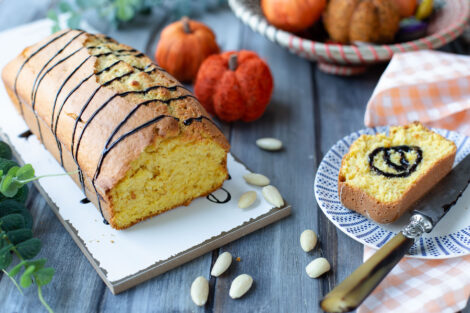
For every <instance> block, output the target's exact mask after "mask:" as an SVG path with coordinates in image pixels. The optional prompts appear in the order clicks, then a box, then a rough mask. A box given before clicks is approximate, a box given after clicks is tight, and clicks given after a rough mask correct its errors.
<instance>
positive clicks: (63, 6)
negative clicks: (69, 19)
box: [59, 1, 72, 13]
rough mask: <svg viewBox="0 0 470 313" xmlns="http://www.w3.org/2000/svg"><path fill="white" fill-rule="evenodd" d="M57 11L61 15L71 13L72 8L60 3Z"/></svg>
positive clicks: (65, 3)
mask: <svg viewBox="0 0 470 313" xmlns="http://www.w3.org/2000/svg"><path fill="white" fill-rule="evenodd" d="M59 10H60V12H63V13H65V12H70V11H72V7H71V6H70V4H68V3H67V2H64V1H62V2H60V3H59Z"/></svg>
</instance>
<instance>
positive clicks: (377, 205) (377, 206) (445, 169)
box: [338, 122, 457, 224]
mask: <svg viewBox="0 0 470 313" xmlns="http://www.w3.org/2000/svg"><path fill="white" fill-rule="evenodd" d="M456 151H457V149H456V146H455V144H454V143H453V142H452V141H450V140H447V139H445V138H444V137H442V136H440V135H439V134H437V133H435V132H433V131H431V130H429V129H427V128H426V127H424V126H423V125H422V124H420V123H418V122H415V123H412V124H409V125H406V126H395V127H390V129H389V134H388V136H387V135H386V134H384V133H379V134H377V135H361V136H360V137H359V138H358V139H357V140H356V141H355V142H354V143H353V144H352V145H351V147H350V148H349V151H348V153H347V154H346V155H344V157H343V160H342V163H341V168H340V171H339V176H338V194H339V198H340V200H341V203H342V204H343V205H344V206H345V207H347V208H348V209H351V210H353V211H356V212H358V213H360V214H362V215H364V216H366V217H369V218H371V219H373V220H374V221H376V222H378V223H382V224H384V223H391V222H393V221H395V220H397V219H398V218H399V217H400V216H401V215H403V213H405V212H406V211H407V210H408V209H409V208H410V207H411V206H412V205H413V204H414V203H415V202H416V201H417V200H418V199H419V198H421V197H422V196H423V195H424V194H425V193H426V192H427V191H429V190H430V189H431V187H433V186H434V185H435V184H436V183H437V182H439V180H441V179H442V178H443V177H444V176H445V175H446V174H447V173H449V171H450V170H451V169H452V165H453V163H454V159H455V153H456Z"/></svg>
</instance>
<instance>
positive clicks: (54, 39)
mask: <svg viewBox="0 0 470 313" xmlns="http://www.w3.org/2000/svg"><path fill="white" fill-rule="evenodd" d="M71 31H72V30H68V31H66V32H63V33H62V34H59V35H58V36H56V37H54V38H52V39H51V40H49V41H48V42H46V43H45V44H44V45H42V46H40V47H39V48H37V49H36V50H35V51H34V52H33V53H31V54H30V55H29V56H28V57H27V58H26V60H24V62H23V64H21V66H20V68H19V69H18V72H17V73H16V77H15V82H14V83H13V92H14V93H15V96H16V100H17V101H18V104H19V106H20V111H21V115H22V116H24V111H23V106H22V103H21V100H20V97H19V96H18V89H17V84H18V77H19V76H20V74H21V71H22V70H23V68H24V67H25V65H26V64H27V63H28V62H29V60H31V58H33V57H34V56H35V55H37V54H38V53H39V52H41V51H42V50H44V49H45V48H46V47H48V46H49V45H50V44H51V43H53V42H54V41H56V40H58V39H60V38H62V37H63V36H65V35H67V34H68V33H69V32H71Z"/></svg>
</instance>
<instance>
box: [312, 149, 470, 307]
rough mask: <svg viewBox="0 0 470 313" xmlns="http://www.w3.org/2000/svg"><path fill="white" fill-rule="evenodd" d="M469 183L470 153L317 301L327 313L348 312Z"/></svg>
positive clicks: (385, 274)
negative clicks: (399, 226) (392, 234)
mask: <svg viewBox="0 0 470 313" xmlns="http://www.w3.org/2000/svg"><path fill="white" fill-rule="evenodd" d="M469 182H470V154H469V155H467V156H466V157H465V158H464V159H463V160H462V161H461V162H460V163H459V164H458V165H457V166H456V167H454V169H453V170H452V171H451V172H450V173H449V174H447V176H445V177H444V178H443V179H442V180H441V181H440V182H439V183H438V184H436V186H434V187H433V188H432V189H431V190H430V191H429V192H428V193H427V194H426V196H424V197H423V198H422V199H421V200H420V201H418V202H417V204H416V206H415V209H414V210H413V211H412V216H411V218H410V221H409V223H408V225H406V226H405V227H404V228H403V229H402V231H401V232H400V233H398V234H397V235H396V236H395V237H393V238H392V239H391V240H390V241H389V242H387V243H386V244H385V245H384V246H383V247H382V248H380V249H379V250H378V251H377V252H376V253H375V254H374V255H373V256H372V257H371V258H370V259H368V260H367V261H366V262H365V263H364V264H362V265H361V266H359V267H358V268H357V269H356V270H355V271H354V272H353V273H352V274H351V275H350V276H349V277H348V278H346V279H345V280H344V281H343V282H342V283H340V284H339V285H338V286H336V287H335V288H334V289H333V290H332V291H330V293H328V294H327V295H326V296H325V297H324V298H323V299H322V300H321V302H320V306H321V308H322V309H323V310H324V311H326V312H331V313H333V312H334V313H336V312H349V311H352V310H354V309H356V308H357V307H358V306H359V305H360V304H361V303H362V301H364V300H365V299H366V298H367V296H368V295H369V294H370V293H371V292H372V291H373V290H374V289H375V287H377V285H378V284H379V283H380V282H381V281H382V280H383V279H384V278H385V276H387V274H388V273H389V272H390V271H391V270H392V268H393V267H394V266H395V265H396V264H397V263H398V262H399V261H400V260H401V259H402V258H403V256H404V255H405V254H406V253H407V252H408V250H409V249H410V248H411V246H412V245H413V243H414V242H415V241H416V240H417V239H419V238H420V237H421V235H422V234H423V233H429V232H430V231H431V230H432V229H433V228H434V227H435V226H436V224H437V223H438V222H439V221H440V220H441V219H442V217H444V215H446V213H447V212H448V211H449V210H450V209H451V208H452V207H453V206H454V205H455V203H456V202H457V200H458V199H459V198H460V197H461V196H462V193H463V192H464V191H465V189H466V188H467V185H468V184H469Z"/></svg>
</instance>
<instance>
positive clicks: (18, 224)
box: [0, 213, 25, 231]
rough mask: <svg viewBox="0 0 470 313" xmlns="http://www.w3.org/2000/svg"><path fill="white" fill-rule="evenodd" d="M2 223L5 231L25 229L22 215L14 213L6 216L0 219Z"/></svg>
mask: <svg viewBox="0 0 470 313" xmlns="http://www.w3.org/2000/svg"><path fill="white" fill-rule="evenodd" d="M0 222H1V223H2V229H3V230H5V231H10V230H14V229H20V228H24V227H25V223H24V217H23V216H22V215H21V214H18V213H14V214H10V215H6V216H4V217H2V218H0Z"/></svg>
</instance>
